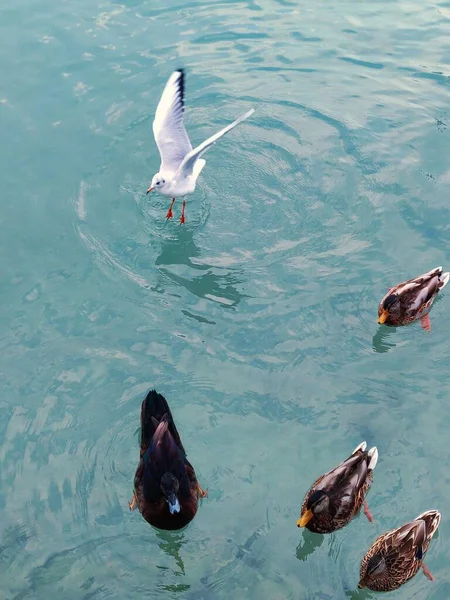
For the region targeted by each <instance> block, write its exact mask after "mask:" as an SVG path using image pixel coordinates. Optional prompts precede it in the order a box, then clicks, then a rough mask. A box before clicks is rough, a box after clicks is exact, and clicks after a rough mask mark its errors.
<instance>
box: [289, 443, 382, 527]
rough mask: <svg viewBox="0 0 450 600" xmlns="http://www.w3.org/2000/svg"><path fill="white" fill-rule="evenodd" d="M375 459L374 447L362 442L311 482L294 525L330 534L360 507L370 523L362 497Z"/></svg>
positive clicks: (370, 478)
mask: <svg viewBox="0 0 450 600" xmlns="http://www.w3.org/2000/svg"><path fill="white" fill-rule="evenodd" d="M377 462H378V450H377V448H376V446H374V447H373V448H371V449H370V450H367V443H366V442H361V444H359V446H357V447H356V448H355V449H354V450H353V452H352V453H351V455H350V456H349V457H348V458H347V459H346V460H344V462H342V463H340V464H339V465H338V466H337V467H335V468H334V469H332V470H331V471H328V473H325V474H324V475H321V476H320V477H319V478H318V479H317V480H316V481H315V482H314V483H313V484H312V486H311V488H310V490H309V491H308V493H307V494H306V496H305V499H304V501H303V504H302V508H301V514H300V518H299V519H298V521H297V527H306V528H307V529H309V531H313V532H314V533H332V532H333V531H336V530H338V529H341V528H342V527H344V526H345V525H347V523H349V522H350V521H351V520H352V519H353V517H354V516H355V515H356V514H357V513H358V512H359V510H360V508H361V506H363V507H364V514H365V515H366V517H367V518H368V520H369V521H370V522H372V521H373V517H372V514H371V513H370V511H369V507H368V505H367V502H366V500H365V496H366V494H367V492H368V491H369V488H370V485H371V483H372V479H373V470H374V469H375V467H376V465H377Z"/></svg>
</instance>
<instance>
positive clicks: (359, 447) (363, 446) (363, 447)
mask: <svg viewBox="0 0 450 600" xmlns="http://www.w3.org/2000/svg"><path fill="white" fill-rule="evenodd" d="M366 448H367V442H361V443H360V444H359V446H356V448H355V449H354V450H353V452H352V454H351V455H352V456H353V455H354V454H356V453H357V452H359V451H360V450H361V452H365V451H366Z"/></svg>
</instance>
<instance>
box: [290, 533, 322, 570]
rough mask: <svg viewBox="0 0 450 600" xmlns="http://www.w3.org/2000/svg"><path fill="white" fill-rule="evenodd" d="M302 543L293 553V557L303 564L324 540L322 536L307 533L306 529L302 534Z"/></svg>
mask: <svg viewBox="0 0 450 600" xmlns="http://www.w3.org/2000/svg"><path fill="white" fill-rule="evenodd" d="M302 534H303V536H302V537H303V541H301V542H300V544H299V545H298V546H297V549H296V551H295V555H296V556H297V558H298V560H301V561H303V562H305V561H306V560H307V559H308V556H310V555H311V554H313V552H314V551H315V550H317V548H320V546H321V545H322V544H323V541H324V539H325V536H324V535H320V534H319V533H313V532H312V531H308V529H304V530H303V532H302Z"/></svg>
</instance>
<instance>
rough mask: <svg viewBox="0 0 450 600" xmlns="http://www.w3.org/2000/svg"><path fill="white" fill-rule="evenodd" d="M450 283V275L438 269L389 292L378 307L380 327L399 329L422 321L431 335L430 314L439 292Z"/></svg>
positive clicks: (440, 268)
mask: <svg viewBox="0 0 450 600" xmlns="http://www.w3.org/2000/svg"><path fill="white" fill-rule="evenodd" d="M449 279H450V273H443V271H442V267H437V268H436V269H433V270H432V271H429V272H428V273H424V274H423V275H420V276H419V277H416V278H415V279H409V280H408V281H404V282H403V283H399V284H397V285H394V287H392V288H389V290H388V292H387V294H386V295H385V296H384V297H383V298H382V300H381V302H380V304H379V306H378V323H379V324H380V325H383V324H384V325H391V326H392V327H399V326H400V325H408V324H409V323H412V322H413V321H416V320H418V319H420V322H421V324H422V327H423V328H424V329H426V330H427V331H430V330H431V323H430V317H429V316H428V313H429V312H430V310H431V305H432V304H433V302H434V299H435V298H436V296H437V295H438V292H439V290H441V289H442V288H443V287H444V286H445V285H447V283H448V280H449Z"/></svg>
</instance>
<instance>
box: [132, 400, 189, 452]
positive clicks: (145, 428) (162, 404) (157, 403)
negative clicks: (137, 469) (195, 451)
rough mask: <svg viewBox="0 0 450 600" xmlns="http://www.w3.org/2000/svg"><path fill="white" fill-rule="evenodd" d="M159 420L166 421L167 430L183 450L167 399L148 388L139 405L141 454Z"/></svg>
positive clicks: (146, 446) (148, 443)
mask: <svg viewBox="0 0 450 600" xmlns="http://www.w3.org/2000/svg"><path fill="white" fill-rule="evenodd" d="M161 421H167V422H168V424H169V431H170V433H171V434H172V436H173V438H174V440H175V442H176V444H177V445H178V446H179V447H180V448H181V450H183V451H184V448H183V445H182V443H181V439H180V436H179V433H178V431H177V428H176V426H175V423H174V420H173V417H172V411H171V410H170V407H169V404H168V403H167V400H166V399H165V398H164V396H163V395H162V394H158V392H157V391H156V390H150V391H149V393H148V394H147V396H146V398H145V400H143V402H142V407H141V454H143V453H144V452H145V451H146V449H147V448H148V446H149V445H150V442H151V440H152V437H153V435H154V434H155V431H156V429H157V428H158V425H159V424H160V423H161Z"/></svg>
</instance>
